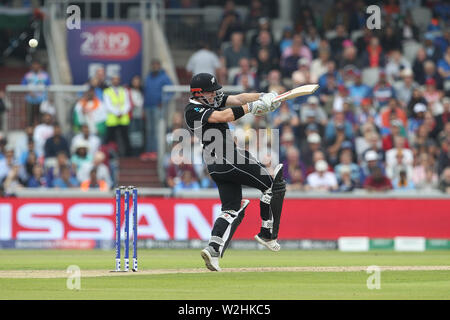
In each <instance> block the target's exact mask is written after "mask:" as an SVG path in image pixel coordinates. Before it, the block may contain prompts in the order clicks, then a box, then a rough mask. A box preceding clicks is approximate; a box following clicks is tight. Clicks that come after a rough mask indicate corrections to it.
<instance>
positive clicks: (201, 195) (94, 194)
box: [15, 186, 449, 199]
mask: <svg viewBox="0 0 450 320" xmlns="http://www.w3.org/2000/svg"><path fill="white" fill-rule="evenodd" d="M137 187H138V188H139V186H137ZM113 195H114V191H113V190H111V191H100V190H89V192H86V191H82V190H78V189H67V190H61V189H58V192H55V189H42V188H22V189H19V190H17V192H16V194H15V196H16V197H18V198H110V199H113ZM139 196H140V197H164V198H168V197H171V198H181V199H183V198H186V199H219V192H218V190H217V189H201V190H183V191H180V192H177V193H174V192H173V190H172V189H170V188H139ZM242 196H243V198H251V199H255V198H257V199H259V198H260V196H261V193H260V192H259V191H258V190H254V189H247V188H244V189H243V190H242ZM369 198H370V199H448V198H449V197H448V195H446V194H444V193H442V192H440V191H439V190H436V191H427V192H423V191H420V190H413V191H408V192H405V191H395V190H394V191H388V192H375V193H374V192H367V191H365V190H362V189H358V190H355V191H353V192H328V193H324V192H314V191H307V192H306V191H288V192H287V193H286V199H369Z"/></svg>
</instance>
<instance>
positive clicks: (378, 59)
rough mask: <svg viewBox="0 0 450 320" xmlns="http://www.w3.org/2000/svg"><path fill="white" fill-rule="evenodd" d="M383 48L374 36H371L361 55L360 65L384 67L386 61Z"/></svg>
mask: <svg viewBox="0 0 450 320" xmlns="http://www.w3.org/2000/svg"><path fill="white" fill-rule="evenodd" d="M385 60H386V59H385V56H384V52H383V48H382V47H381V45H380V41H379V39H378V38H377V37H376V36H372V38H371V39H370V43H369V45H368V46H367V48H365V51H364V52H363V55H362V65H363V67H365V68H384V66H385V64H386V61H385Z"/></svg>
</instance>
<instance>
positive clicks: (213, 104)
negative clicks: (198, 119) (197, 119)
mask: <svg viewBox="0 0 450 320" xmlns="http://www.w3.org/2000/svg"><path fill="white" fill-rule="evenodd" d="M223 96H224V93H223V91H219V90H218V91H216V95H215V96H214V97H212V98H210V99H208V98H206V97H205V96H202V97H201V98H200V100H201V101H202V103H203V104H204V105H206V106H208V107H210V108H213V109H217V108H219V107H220V105H221V104H222V100H223ZM211 99H212V101H210V100H211Z"/></svg>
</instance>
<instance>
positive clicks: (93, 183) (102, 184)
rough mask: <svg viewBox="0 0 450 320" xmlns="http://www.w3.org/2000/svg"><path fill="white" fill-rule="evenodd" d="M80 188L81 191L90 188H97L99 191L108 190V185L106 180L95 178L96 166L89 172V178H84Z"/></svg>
mask: <svg viewBox="0 0 450 320" xmlns="http://www.w3.org/2000/svg"><path fill="white" fill-rule="evenodd" d="M80 188H81V190H82V191H88V190H92V189H99V190H100V191H108V190H109V187H108V184H107V183H106V181H104V180H98V179H97V168H96V167H94V168H92V170H91V172H90V174H89V180H85V181H83V182H82V183H81V185H80Z"/></svg>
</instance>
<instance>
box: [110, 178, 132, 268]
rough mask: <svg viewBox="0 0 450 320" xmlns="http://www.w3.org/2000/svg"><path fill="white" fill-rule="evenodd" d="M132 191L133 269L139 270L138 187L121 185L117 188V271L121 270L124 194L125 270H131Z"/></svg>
mask: <svg viewBox="0 0 450 320" xmlns="http://www.w3.org/2000/svg"><path fill="white" fill-rule="evenodd" d="M130 192H132V199H133V268H132V270H133V271H137V270H138V263H137V229H138V228H137V223H138V221H137V220H138V214H137V207H138V206H137V196H138V193H137V188H136V187H134V186H128V187H125V186H120V187H118V188H116V194H115V195H116V198H115V200H116V242H115V247H116V269H115V271H117V272H118V271H121V266H120V262H121V254H120V250H121V241H120V227H121V223H120V221H121V199H122V195H123V196H124V219H125V224H124V236H125V240H124V242H125V246H124V270H123V271H125V272H126V271H129V265H130V257H129V254H130V233H129V229H130Z"/></svg>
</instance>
